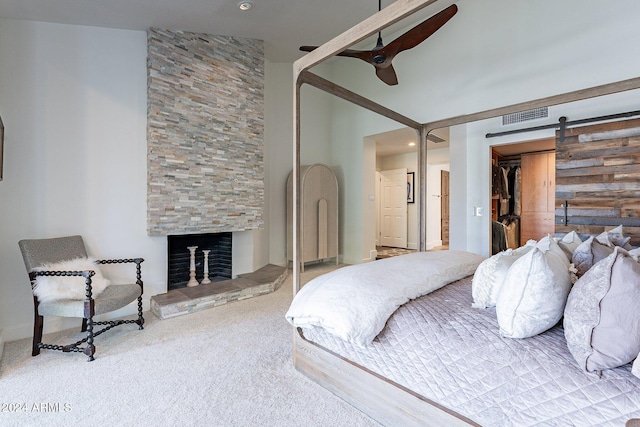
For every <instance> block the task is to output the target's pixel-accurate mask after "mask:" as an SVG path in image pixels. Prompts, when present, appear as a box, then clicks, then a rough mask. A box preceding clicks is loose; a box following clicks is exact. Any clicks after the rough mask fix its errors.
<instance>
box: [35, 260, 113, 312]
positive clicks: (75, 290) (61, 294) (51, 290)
mask: <svg viewBox="0 0 640 427" xmlns="http://www.w3.org/2000/svg"><path fill="white" fill-rule="evenodd" d="M86 270H93V271H95V273H96V274H95V275H94V276H92V277H91V296H92V297H93V298H95V297H97V296H98V295H100V293H102V291H104V290H105V289H106V287H107V286H109V284H110V282H109V280H108V279H106V278H105V277H104V276H103V275H102V272H101V271H100V268H99V267H98V264H97V263H96V260H95V259H92V258H75V259H72V260H68V261H61V262H58V263H53V264H43V265H41V266H40V267H37V268H34V269H33V271H86ZM85 282H86V279H85V278H84V277H83V276H37V277H36V281H35V285H34V288H33V294H34V295H35V296H37V297H38V301H39V302H51V301H57V300H63V299H71V300H83V299H85V298H86V295H85V289H86V283H85Z"/></svg>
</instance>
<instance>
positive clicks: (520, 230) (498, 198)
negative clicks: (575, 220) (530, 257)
mask: <svg viewBox="0 0 640 427" xmlns="http://www.w3.org/2000/svg"><path fill="white" fill-rule="evenodd" d="M491 171H492V174H491V175H492V179H491V185H492V192H491V194H492V198H491V219H492V221H491V253H492V254H496V253H498V252H500V251H503V250H506V249H508V248H511V249H515V248H518V247H520V246H522V245H524V244H525V243H526V242H527V240H529V239H534V240H538V239H540V238H541V237H543V236H545V235H546V234H554V232H555V139H554V138H550V139H545V140H536V141H527V142H522V143H518V144H509V145H502V146H494V147H493V148H492V153H491Z"/></svg>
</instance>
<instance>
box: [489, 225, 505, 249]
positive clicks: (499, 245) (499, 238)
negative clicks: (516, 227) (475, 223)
mask: <svg viewBox="0 0 640 427" xmlns="http://www.w3.org/2000/svg"><path fill="white" fill-rule="evenodd" d="M506 249H507V231H506V227H505V225H504V224H503V223H501V222H498V221H491V254H492V255H495V254H497V253H498V252H502V251H504V250H506Z"/></svg>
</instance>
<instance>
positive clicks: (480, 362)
mask: <svg viewBox="0 0 640 427" xmlns="http://www.w3.org/2000/svg"><path fill="white" fill-rule="evenodd" d="M434 256H435V258H434ZM463 257H464V253H462V252H460V251H442V252H439V253H438V252H426V253H418V254H412V255H410V256H407V255H403V256H400V257H396V258H390V259H385V260H380V261H376V262H374V263H370V264H365V265H362V264H361V265H356V266H351V267H345V268H343V269H342V270H345V269H346V270H345V271H344V272H341V271H340V270H337V271H335V272H333V273H331V275H329V277H328V278H323V277H321V278H319V279H320V283H319V284H318V282H317V281H316V282H314V281H311V282H309V284H310V285H311V286H316V284H318V286H319V287H321V286H326V285H327V283H328V284H329V285H331V284H334V283H335V284H338V285H339V286H342V285H344V284H345V283H346V284H347V286H349V285H348V283H349V282H350V281H351V280H352V279H353V277H362V276H363V275H366V274H367V273H366V272H367V271H371V277H379V275H378V272H379V271H390V272H391V273H392V275H387V276H384V279H382V278H381V279H379V280H380V281H381V282H382V281H384V280H387V281H388V278H389V277H393V278H394V279H393V280H392V281H393V283H394V286H402V284H403V283H404V282H405V281H406V282H412V281H415V277H420V276H423V277H424V275H423V273H424V271H419V270H420V269H421V268H423V266H422V265H416V264H425V263H426V264H429V263H433V262H434V259H435V262H436V263H438V264H440V265H439V266H438V267H437V269H438V270H441V269H442V268H443V267H442V260H443V259H445V260H446V259H450V260H451V261H452V264H455V263H462V264H464V263H465V262H466V260H465V259H463ZM471 258H473V257H471ZM461 259H462V261H461ZM472 263H473V262H471V263H470V264H469V265H467V266H466V267H465V266H463V268H459V269H457V271H456V272H455V274H454V275H448V277H453V278H455V280H453V281H452V282H451V283H447V284H444V285H442V284H441V283H442V281H448V280H444V278H445V276H447V275H442V277H441V278H440V279H443V280H440V279H439V281H438V283H437V284H435V286H434V285H432V284H428V285H427V288H429V289H431V288H433V287H435V289H434V290H431V291H427V293H426V294H425V295H423V296H419V297H417V298H413V299H410V300H409V301H408V302H406V303H403V304H400V307H399V308H398V309H397V310H394V311H393V314H392V315H391V316H390V317H389V319H388V321H387V322H386V323H385V325H384V327H383V329H382V330H381V331H380V333H379V334H377V335H376V337H375V339H373V340H372V341H371V343H370V344H367V343H366V342H363V340H361V339H359V338H357V337H356V336H355V335H353V334H352V335H348V334H344V333H342V332H341V331H336V330H335V329H332V327H331V326H329V327H327V328H324V327H322V326H321V325H319V323H318V322H313V321H309V320H308V319H306V320H302V322H301V323H300V324H303V325H304V326H303V327H298V328H297V329H296V332H295V350H294V352H295V366H296V369H298V370H299V371H301V372H303V373H304V374H305V375H307V376H309V377H311V378H313V379H315V380H316V381H318V382H319V383H320V384H322V385H323V386H325V387H327V388H328V389H329V390H331V391H332V392H334V393H336V394H337V395H339V396H340V397H342V398H343V399H345V400H347V401H348V402H350V403H351V404H353V405H354V406H356V407H358V408H359V409H361V410H363V411H364V412H366V413H368V414H370V415H371V416H372V417H373V418H375V419H377V420H378V421H380V422H382V423H383V424H385V425H425V424H428V425H447V426H450V425H485V426H490V425H496V426H509V425H513V426H527V425H612V426H613V425H618V426H621V425H624V424H625V423H626V422H627V421H628V420H630V419H633V418H640V378H637V377H636V376H634V375H632V373H631V369H632V367H631V366H632V365H631V364H626V365H624V366H621V367H619V368H615V369H607V370H603V371H602V372H601V373H600V374H599V375H596V374H592V373H585V372H584V371H583V370H581V369H580V367H579V366H578V364H577V363H576V360H575V358H574V356H573V355H572V354H571V353H570V351H569V349H568V347H567V340H566V339H565V334H564V330H563V327H562V324H561V322H560V323H558V324H556V326H554V327H552V328H551V329H549V330H547V331H546V332H543V333H540V334H537V335H535V336H532V337H530V338H526V339H512V338H504V337H503V336H501V333H500V330H499V328H498V322H497V319H496V309H495V307H489V308H484V309H482V308H476V307H472V303H473V297H472V275H468V274H465V268H466V269H467V271H468V270H469V269H470V265H471V264H472ZM374 264H377V265H375V266H374ZM407 264H414V265H416V268H415V269H414V270H416V271H417V274H416V275H414V276H409V277H398V275H397V274H393V273H394V272H395V270H396V269H397V270H399V271H402V270H406V265H407ZM476 265H478V264H476ZM445 268H446V266H445ZM376 270H377V271H376ZM472 270H475V269H472ZM461 274H465V277H462V278H459V279H458V278H457V277H456V275H457V276H460V275H461ZM369 279H370V277H369V278H367V277H365V278H364V279H363V282H364V281H367V280H369ZM314 280H315V279H314ZM305 286H306V285H305ZM375 286H376V285H375V284H374V288H375ZM303 289H304V288H303ZM363 289H364V288H363ZM314 293H315V292H311V294H314ZM372 293H374V294H376V293H377V291H375V290H374V291H372ZM348 295H349V298H357V296H356V293H355V292H353V291H352V289H351V288H349V292H348ZM310 298H314V296H311V297H310ZM367 298H368V297H366V296H365V299H367ZM396 302H397V301H396ZM367 304H371V302H370V301H369V302H367ZM294 306H295V300H294V304H292V309H290V311H289V312H288V314H287V318H288V319H289V320H290V321H292V319H293V318H295V317H296V316H298V315H300V314H301V312H300V311H298V310H297V309H295V307H294ZM337 311H340V308H339V307H338V308H337ZM337 316H338V317H339V316H340V313H338V314H337ZM358 319H362V316H360V315H359V316H358ZM314 323H315V324H314ZM339 336H340V337H339ZM354 337H355V338H354ZM365 341H366V340H365Z"/></svg>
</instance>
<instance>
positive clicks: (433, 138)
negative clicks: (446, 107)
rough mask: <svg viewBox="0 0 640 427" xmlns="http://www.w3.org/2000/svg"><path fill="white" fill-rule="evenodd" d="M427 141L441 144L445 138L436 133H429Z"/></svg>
mask: <svg viewBox="0 0 640 427" xmlns="http://www.w3.org/2000/svg"><path fill="white" fill-rule="evenodd" d="M427 141H431V142H434V143H436V144H439V143H441V142H444V139H442V138H440V137H439V136H438V135H434V134H432V133H429V134H427Z"/></svg>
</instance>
